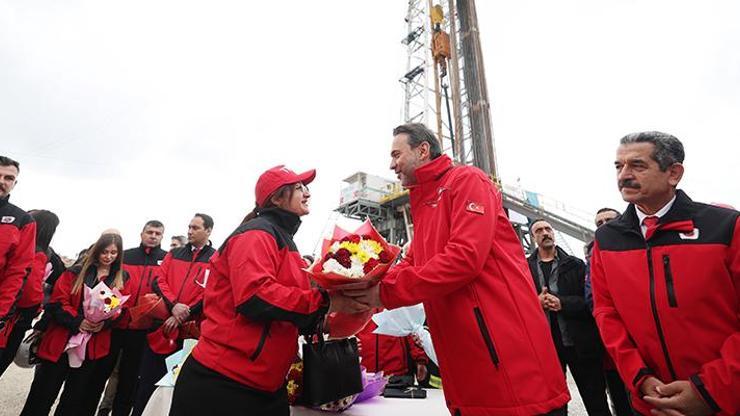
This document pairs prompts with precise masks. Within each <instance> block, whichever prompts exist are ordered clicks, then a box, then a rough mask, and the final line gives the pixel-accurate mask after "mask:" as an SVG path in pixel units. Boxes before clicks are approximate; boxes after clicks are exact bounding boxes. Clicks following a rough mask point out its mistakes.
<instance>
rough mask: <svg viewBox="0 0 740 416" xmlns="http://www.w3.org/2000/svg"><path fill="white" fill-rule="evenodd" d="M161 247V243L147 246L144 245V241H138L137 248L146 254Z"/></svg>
mask: <svg viewBox="0 0 740 416" xmlns="http://www.w3.org/2000/svg"><path fill="white" fill-rule="evenodd" d="M161 248H162V245H161V244H158V245H156V246H154V247H147V246H145V245H144V243H139V249H140V250H141V251H143V252H144V253H146V254H152V253H153V252H155V251H159V250H160V249H161Z"/></svg>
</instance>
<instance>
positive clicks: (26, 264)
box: [0, 221, 36, 321]
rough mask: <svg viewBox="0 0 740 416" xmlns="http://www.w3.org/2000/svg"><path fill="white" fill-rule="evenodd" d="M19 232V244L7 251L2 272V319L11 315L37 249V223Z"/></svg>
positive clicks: (24, 226) (0, 300)
mask: <svg viewBox="0 0 740 416" xmlns="http://www.w3.org/2000/svg"><path fill="white" fill-rule="evenodd" d="M19 232H20V236H19V238H18V245H17V246H15V247H14V248H11V251H10V252H8V253H7V256H8V260H7V263H6V265H5V271H4V272H2V273H0V321H4V320H6V319H7V318H8V317H9V315H10V312H11V311H12V310H13V308H14V306H15V303H16V302H17V301H18V299H19V295H20V292H21V288H23V282H24V281H25V279H26V278H27V277H28V274H29V273H30V271H31V265H32V263H33V257H34V252H35V251H36V223H35V222H33V221H31V222H28V223H26V224H25V225H23V226H22V227H21V228H20V230H19Z"/></svg>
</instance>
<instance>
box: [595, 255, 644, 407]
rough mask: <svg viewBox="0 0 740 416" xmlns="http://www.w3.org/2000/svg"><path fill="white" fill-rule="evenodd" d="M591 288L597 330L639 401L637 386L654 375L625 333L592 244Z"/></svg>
mask: <svg viewBox="0 0 740 416" xmlns="http://www.w3.org/2000/svg"><path fill="white" fill-rule="evenodd" d="M591 284H592V286H593V296H594V318H595V319H596V324H597V325H598V327H599V332H600V333H601V339H602V340H603V341H604V346H605V347H606V349H607V351H608V352H609V355H610V356H611V357H612V359H613V360H614V362H615V364H616V365H617V370H618V371H619V375H620V376H621V377H622V380H624V382H625V383H624V384H625V386H627V387H628V388H629V390H630V391H631V392H632V394H633V395H637V397H640V396H641V393H639V387H640V384H641V383H642V381H643V380H644V379H645V378H646V377H647V376H648V375H651V374H653V372H652V370H651V369H649V368H648V367H647V365H646V364H645V361H644V360H643V358H642V356H641V355H640V352H639V351H638V350H637V346H636V345H635V343H634V342H633V341H632V338H631V337H630V335H629V333H628V332H627V328H626V327H625V325H624V321H622V318H621V317H620V315H619V312H618V311H617V309H616V308H615V306H614V302H613V301H612V298H611V295H610V293H609V284H608V282H607V281H606V276H605V274H604V268H603V265H602V262H601V252H600V250H599V243H598V242H596V243H594V250H593V254H592V256H591Z"/></svg>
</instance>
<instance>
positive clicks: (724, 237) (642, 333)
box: [591, 132, 740, 416]
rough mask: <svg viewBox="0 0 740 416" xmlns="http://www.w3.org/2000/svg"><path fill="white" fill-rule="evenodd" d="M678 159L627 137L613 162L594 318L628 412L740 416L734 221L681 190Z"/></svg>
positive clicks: (672, 142) (659, 143)
mask: <svg viewBox="0 0 740 416" xmlns="http://www.w3.org/2000/svg"><path fill="white" fill-rule="evenodd" d="M683 159H684V150H683V145H682V144H681V142H680V141H679V140H678V139H676V138H675V137H673V136H671V135H669V134H665V133H661V132H642V133H634V134H630V135H627V136H625V137H624V138H622V140H621V141H620V146H619V147H618V148H617V158H616V161H615V162H614V165H615V167H616V172H617V183H618V186H619V190H620V192H621V193H622V199H624V200H625V201H627V202H629V203H630V204H629V206H628V207H627V209H626V210H625V212H624V214H622V216H621V217H618V218H617V219H615V220H612V221H609V222H607V223H606V224H604V225H603V226H601V227H599V229H598V230H596V242H595V243H594V249H593V255H592V257H591V280H592V285H593V294H594V317H595V318H596V322H597V324H598V326H599V330H600V332H601V336H602V339H603V341H604V344H605V345H606V348H607V350H608V351H609V354H610V355H611V357H612V358H613V359H614V361H615V363H616V365H617V370H618V371H619V373H620V375H621V376H622V380H624V382H625V384H626V385H627V388H628V389H629V390H630V392H631V393H632V394H631V398H632V406H633V409H634V410H635V411H637V412H639V413H641V414H650V411H651V410H652V409H656V408H657V409H659V410H660V413H662V414H666V415H671V416H673V415H678V414H682V415H686V416H692V415H709V414H712V413H719V414H722V415H738V414H740V213H738V212H737V211H734V210H732V209H726V208H720V207H715V206H711V205H705V204H700V203H697V202H693V201H692V200H691V199H690V198H689V197H688V196H687V195H686V194H685V193H684V192H683V191H681V190H677V189H676V187H677V186H678V183H679V181H680V180H681V177H682V176H683V172H684V168H683Z"/></svg>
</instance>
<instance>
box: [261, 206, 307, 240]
mask: <svg viewBox="0 0 740 416" xmlns="http://www.w3.org/2000/svg"><path fill="white" fill-rule="evenodd" d="M257 215H259V216H260V217H265V218H267V219H268V220H269V221H270V222H273V223H275V224H277V226H279V227H280V228H282V229H283V230H285V231H287V232H288V233H289V234H290V235H291V236H293V235H295V233H296V232H298V227H300V226H301V218H300V217H299V216H298V215H296V214H294V213H292V212H288V211H286V210H284V209H282V208H277V207H271V208H264V209H260V210H258V211H257Z"/></svg>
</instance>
